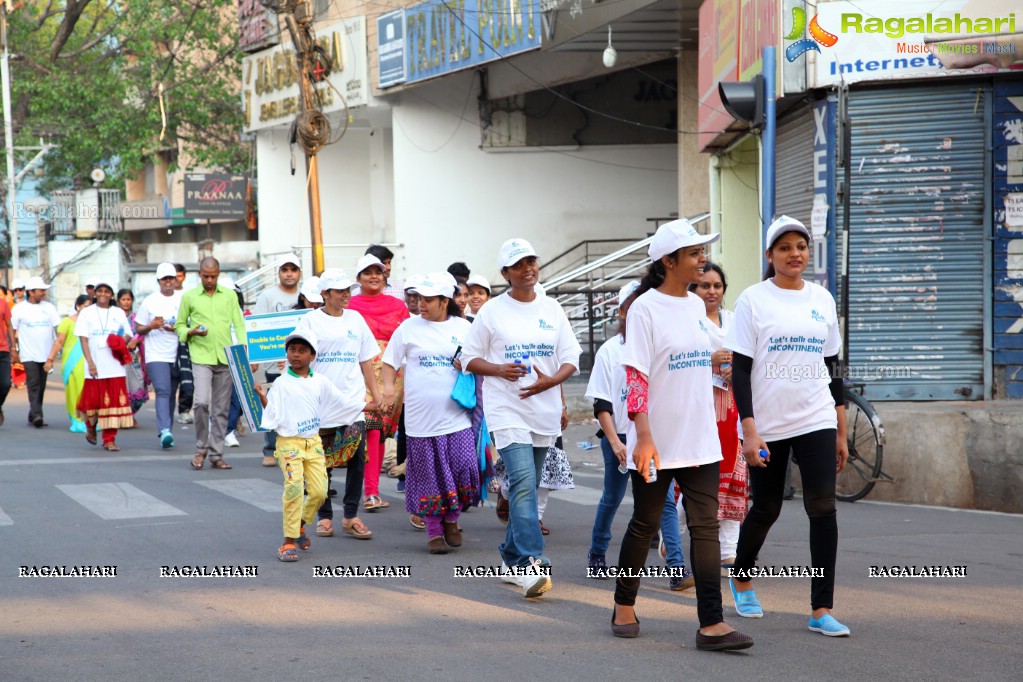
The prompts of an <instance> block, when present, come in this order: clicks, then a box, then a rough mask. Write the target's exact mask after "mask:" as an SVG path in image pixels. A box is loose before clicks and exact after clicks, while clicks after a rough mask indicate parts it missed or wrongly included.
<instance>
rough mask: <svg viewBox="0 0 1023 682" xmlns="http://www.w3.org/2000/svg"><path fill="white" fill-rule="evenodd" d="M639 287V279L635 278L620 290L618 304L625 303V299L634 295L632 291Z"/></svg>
mask: <svg viewBox="0 0 1023 682" xmlns="http://www.w3.org/2000/svg"><path fill="white" fill-rule="evenodd" d="M638 288H639V280H638V279H634V280H632V281H631V282H629V283H628V284H626V285H625V286H623V287H622V288H621V289H619V290H618V305H621V304H623V303H625V299H627V298H628V297H629V296H632V292H634V291H635V290H636V289H638Z"/></svg>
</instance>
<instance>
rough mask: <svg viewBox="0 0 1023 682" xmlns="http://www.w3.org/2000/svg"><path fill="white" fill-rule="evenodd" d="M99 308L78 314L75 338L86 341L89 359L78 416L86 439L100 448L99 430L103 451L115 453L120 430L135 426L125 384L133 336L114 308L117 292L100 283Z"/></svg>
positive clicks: (121, 313) (84, 346) (97, 293)
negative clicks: (126, 364) (130, 339)
mask: <svg viewBox="0 0 1023 682" xmlns="http://www.w3.org/2000/svg"><path fill="white" fill-rule="evenodd" d="M95 295H96V305H92V306H89V307H88V308H86V309H85V310H83V311H82V312H81V313H79V314H78V323H77V324H76V325H75V336H79V337H81V339H82V354H83V355H84V356H85V387H84V388H83V389H82V397H81V398H80V399H79V401H78V412H79V413H80V414H81V416H82V420H83V421H85V439H86V440H87V441H89V442H90V443H92V444H93V445H95V444H96V430H97V429H100V430H101V431H102V432H103V447H104V448H105V449H106V450H109V451H111V452H116V451H118V450H120V449H121V448H119V447H117V443H116V442H115V440H116V438H117V429H119V428H129V427H131V425H132V414H131V401H130V400H128V387H127V384H126V383H125V380H124V377H125V370H124V361H125V360H127V361H128V362H131V354H130V353H128V349H127V346H126V342H127V339H128V336H126V335H127V334H128V333H129V327H128V318H127V317H125V315H124V311H123V310H121V309H120V308H118V307H117V306H115V305H111V300H112V299H113V297H114V288H113V287H112V286H111V285H110V284H109V283H107V282H104V281H102V280H100V281H99V282H97V283H96V290H95Z"/></svg>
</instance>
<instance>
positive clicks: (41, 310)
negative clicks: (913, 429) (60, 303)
mask: <svg viewBox="0 0 1023 682" xmlns="http://www.w3.org/2000/svg"><path fill="white" fill-rule="evenodd" d="M59 324H60V315H58V314H57V309H56V308H55V307H54V305H53V304H52V303H50V302H49V301H40V302H39V303H29V302H28V301H22V302H21V303H19V304H18V305H16V306H14V309H13V310H12V311H11V329H13V330H14V331H16V332H18V356H19V357H20V358H21V361H22V362H46V361H47V360H48V359H49V358H50V350H51V349H52V348H53V339H54V338H56V334H55V332H54V329H55V328H56V326H57V325H59Z"/></svg>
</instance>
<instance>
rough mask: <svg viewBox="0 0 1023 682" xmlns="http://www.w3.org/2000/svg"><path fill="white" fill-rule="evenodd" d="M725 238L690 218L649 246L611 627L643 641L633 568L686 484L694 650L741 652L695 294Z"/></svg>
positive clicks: (632, 349)
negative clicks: (729, 590)
mask: <svg viewBox="0 0 1023 682" xmlns="http://www.w3.org/2000/svg"><path fill="white" fill-rule="evenodd" d="M717 239H718V235H716V234H713V235H702V234H700V233H698V232H697V231H696V229H695V228H694V227H693V226H692V224H690V223H689V221H688V220H685V219H680V220H673V221H671V222H670V223H665V224H664V225H661V226H660V227H659V228H658V229H657V233H656V234H655V235H654V238H653V240H652V241H651V243H650V248H649V251H648V253H649V256H650V259H651V260H652V263H651V264H650V270H649V271H648V272H647V275H646V276H645V277H644V278H643V280H642V281H641V282H640V286H639V289H638V290H637V294H636V296H637V297H636V299H635V300H634V301H633V303H632V305H631V306H630V308H629V316H628V319H627V321H626V337H625V353H624V356H623V358H622V364H623V365H625V368H626V381H627V386H628V389H627V390H628V398H627V409H628V413H629V418H630V423H629V424H628V433H627V434H626V435H627V439H626V442H627V447H628V458H627V462H628V466H629V469H630V470H631V471H630V473H631V476H632V494H633V498H634V504H633V512H632V520H631V521H630V522H629V527H628V530H627V532H626V534H625V537H624V539H623V540H622V549H621V554H620V556H619V558H618V571H619V575H618V580H617V584H616V586H615V596H614V601H615V608H614V611H613V613H612V616H611V630H612V632H613V634H614V635H615V636H616V637H637V636H638V635H639V619H638V618H637V617H636V611H635V608H634V605H635V603H636V594H637V593H638V592H639V577H634V574H635V572H637V571H639V570H641V569H642V568H643V567H644V565H645V564H646V556H647V551H648V548H649V547H650V540H651V539H652V538H653V536H654V533H655V532H656V531H657V527H658V525H659V523H660V518H661V513H662V511H663V509H664V504H665V499H666V497H667V493H668V487H669V486H670V485H671V484H672V481H675V482H677V483H678V484H679V486H681V488H682V494H683V505H684V506H685V510H686V522H687V526H688V528H689V534H690V538H691V540H690V550H689V558H690V562H691V569H692V571H693V575H694V577H695V579H696V609H697V614H698V616H699V621H700V628H699V630H698V631H697V634H696V647H697V649H701V650H734V649H745V648H747V647H750V646H753V639H752V638H751V637H749V636H747V635H743V634H741V633H739V632H736V631H735V630H734V629H733V628H732V627H731V626H729V625H727V624H726V623H725V622H724V618H723V616H722V611H721V573H720V565H719V563H718V561H719V554H720V544H719V542H718V523H717V513H718V498H717V489H718V462H719V461H720V460H721V447H720V445H719V443H718V435H717V429H716V427H715V419H714V403H713V398H712V390H711V354H712V350H711V341H710V337H709V335H708V331H707V327H706V324H705V322H704V320H705V319H706V311H705V308H704V305H703V301H702V300H700V299H699V298H698V297H697V296H695V295H692V296H691V295H689V285H690V284H693V283H694V282H698V281H699V280H700V277H701V276H702V275H703V267H704V265H705V264H706V262H707V257H706V255H705V254H704V247H705V245H706V244H709V243H711V242H713V241H716V240H717Z"/></svg>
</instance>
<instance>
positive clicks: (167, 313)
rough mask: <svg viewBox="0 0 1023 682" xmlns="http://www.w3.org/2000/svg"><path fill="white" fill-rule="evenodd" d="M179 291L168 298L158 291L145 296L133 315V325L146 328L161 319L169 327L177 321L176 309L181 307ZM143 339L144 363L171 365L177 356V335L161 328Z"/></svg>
mask: <svg viewBox="0 0 1023 682" xmlns="http://www.w3.org/2000/svg"><path fill="white" fill-rule="evenodd" d="M181 295H182V293H181V292H180V291H175V292H174V293H172V294H171V295H170V296H164V295H163V294H161V293H160V292H159V291H154V292H153V293H151V294H149V295H148V296H146V298H145V299H144V300H143V301H142V305H141V306H140V307H139V309H138V312H136V313H135V324H136V325H138V326H140V327H147V326H149V325H150V324H152V322H153V320H155V319H156V318H158V317H162V318H163V323H164V324H165V325H169V326H171V327H173V326H174V322H175V321H177V319H178V308H180V307H181ZM143 338H144V339H145V344H144V345H143V348H145V352H146V362H170V363H173V362H174V361H175V360H176V359H177V356H178V335H177V334H175V333H174V332H169V331H167V330H166V329H163V328H162V327H157V328H156V329H153V330H152V331H150V332H149V333H148V334H145V335H144V336H143Z"/></svg>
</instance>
